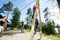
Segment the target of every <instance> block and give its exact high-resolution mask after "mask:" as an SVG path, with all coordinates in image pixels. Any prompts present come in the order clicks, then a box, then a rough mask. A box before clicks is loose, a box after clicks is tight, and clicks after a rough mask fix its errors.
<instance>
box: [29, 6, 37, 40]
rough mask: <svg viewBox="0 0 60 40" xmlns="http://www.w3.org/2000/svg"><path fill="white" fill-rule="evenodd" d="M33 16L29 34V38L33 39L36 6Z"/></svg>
mask: <svg viewBox="0 0 60 40" xmlns="http://www.w3.org/2000/svg"><path fill="white" fill-rule="evenodd" d="M33 10H34V17H33V22H32V28H31V35H30V40H33V37H34V29H35V28H34V27H35V20H36V7H35V6H34V8H33Z"/></svg>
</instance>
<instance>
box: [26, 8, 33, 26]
mask: <svg viewBox="0 0 60 40" xmlns="http://www.w3.org/2000/svg"><path fill="white" fill-rule="evenodd" d="M32 15H33V14H32V10H31V8H29V9H28V10H27V17H26V21H27V25H28V24H31V23H32Z"/></svg>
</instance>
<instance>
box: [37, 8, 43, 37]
mask: <svg viewBox="0 0 60 40" xmlns="http://www.w3.org/2000/svg"><path fill="white" fill-rule="evenodd" d="M38 12H39V13H38V15H39V22H40V23H39V26H40V38H42V21H41V14H40V8H38Z"/></svg>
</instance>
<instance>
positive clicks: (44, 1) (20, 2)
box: [0, 0, 60, 24]
mask: <svg viewBox="0 0 60 40" xmlns="http://www.w3.org/2000/svg"><path fill="white" fill-rule="evenodd" d="M9 1H12V3H13V8H16V7H18V8H19V10H20V11H21V17H20V21H22V20H24V21H25V19H26V16H27V15H26V13H27V9H28V8H31V9H32V10H33V6H34V5H35V2H36V0H0V7H1V6H2V5H3V4H6V3H8V2H9ZM33 1H34V2H33ZM31 2H33V3H32V4H29V3H31ZM28 4H29V5H28ZM56 4H57V2H56V0H55V1H54V3H53V2H52V1H51V0H50V1H49V2H48V0H40V13H41V19H42V21H43V22H45V21H44V20H45V19H44V13H43V10H44V9H45V8H46V7H49V11H50V12H51V15H54V16H51V17H50V19H53V20H54V21H55V23H57V24H60V23H59V22H60V17H59V9H58V5H56ZM26 5H28V6H27V7H26V8H24V7H25V6H26ZM53 5H56V7H53ZM23 8H24V10H22V9H23ZM10 18H12V17H11V14H10V15H9V19H10Z"/></svg>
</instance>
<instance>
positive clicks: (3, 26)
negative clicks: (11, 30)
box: [0, 16, 7, 37]
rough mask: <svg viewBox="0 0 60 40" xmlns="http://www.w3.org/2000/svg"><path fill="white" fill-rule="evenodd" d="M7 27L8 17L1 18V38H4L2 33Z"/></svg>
mask: <svg viewBox="0 0 60 40" xmlns="http://www.w3.org/2000/svg"><path fill="white" fill-rule="evenodd" d="M6 26H7V19H6V16H4V17H2V18H0V37H1V36H2V32H3V31H4V29H5V28H6Z"/></svg>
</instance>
